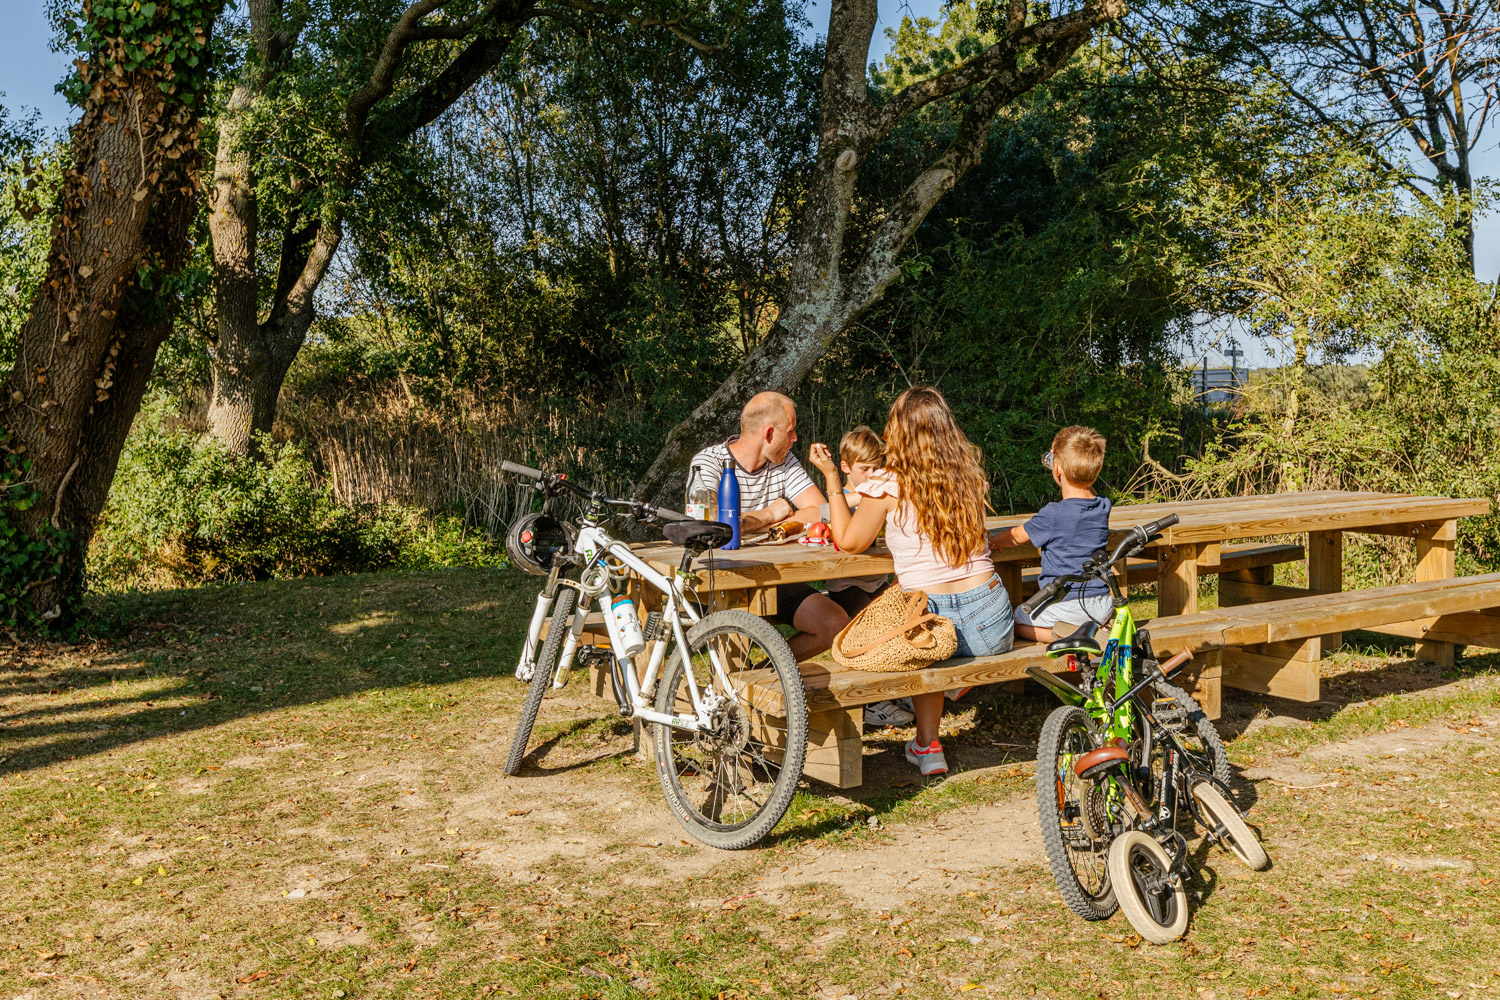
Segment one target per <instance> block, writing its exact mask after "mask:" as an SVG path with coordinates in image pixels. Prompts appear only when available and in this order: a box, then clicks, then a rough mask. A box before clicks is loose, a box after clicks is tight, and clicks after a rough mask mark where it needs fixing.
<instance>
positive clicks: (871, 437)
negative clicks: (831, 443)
mask: <svg viewBox="0 0 1500 1000" xmlns="http://www.w3.org/2000/svg"><path fill="white" fill-rule="evenodd" d="M839 461H840V462H844V463H846V464H848V466H849V467H850V468H853V467H854V464H855V463H856V462H864V463H866V464H868V465H879V464H880V463H881V462H883V461H885V441H883V440H881V437H880V435H879V434H876V433H875V432H874V431H873V430H871V429H870V428H868V427H866V426H865V425H864V424H860V425H859V426H858V427H856V428H854V430H852V431H850V432H849V433H848V434H845V435H844V436H843V437H842V438H840V439H839Z"/></svg>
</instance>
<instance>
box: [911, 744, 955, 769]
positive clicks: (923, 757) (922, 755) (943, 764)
mask: <svg viewBox="0 0 1500 1000" xmlns="http://www.w3.org/2000/svg"><path fill="white" fill-rule="evenodd" d="M906 759H907V760H909V761H911V762H912V763H913V764H915V765H917V767H918V768H920V769H921V771H922V777H924V778H925V777H927V776H928V775H931V774H947V773H948V758H946V757H944V756H943V745H942V744H941V743H939V742H938V741H937V740H933V741H932V745H931V746H927V747H919V746H917V741H916V740H907V741H906Z"/></svg>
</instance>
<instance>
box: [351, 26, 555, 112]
mask: <svg viewBox="0 0 1500 1000" xmlns="http://www.w3.org/2000/svg"><path fill="white" fill-rule="evenodd" d="M502 3H505V4H508V5H509V9H508V10H504V11H501V10H500V5H501V4H502ZM486 10H487V11H488V16H489V18H490V20H489V22H488V24H486V25H485V26H484V29H485V30H486V34H485V35H484V36H482V37H480V38H476V39H474V41H472V42H470V43H469V44H468V45H467V46H466V47H465V48H464V50H463V51H462V52H460V53H459V54H458V55H457V56H456V57H454V59H453V61H452V62H450V63H449V64H448V65H447V66H446V67H445V68H444V69H443V71H442V72H441V73H439V74H438V75H437V76H436V77H434V78H433V79H431V80H429V81H428V82H427V83H426V84H424V85H423V86H422V87H420V88H418V89H417V90H416V91H414V92H413V93H411V94H409V95H407V96H406V97H404V98H402V99H401V101H400V103H398V104H397V105H396V106H395V107H393V108H391V109H389V110H387V111H383V112H381V113H380V115H379V118H378V120H377V121H376V122H374V123H372V124H371V126H370V131H371V132H374V133H377V134H378V137H379V139H380V140H392V139H403V138H405V137H407V136H409V135H411V134H412V133H414V132H416V131H417V130H418V129H421V128H425V127H426V126H428V125H431V124H432V123H433V122H434V121H436V120H437V119H438V117H439V116H441V115H442V113H443V112H445V111H447V110H448V109H449V108H451V107H452V106H453V105H454V103H455V102H456V101H457V100H458V99H459V98H460V97H462V96H463V95H464V93H465V92H467V91H468V89H469V88H470V87H472V86H473V85H474V84H475V83H477V82H479V80H480V78H481V77H483V76H484V75H485V74H486V73H488V72H489V71H490V70H492V69H494V68H495V66H497V65H498V64H499V63H500V60H501V59H503V58H505V53H506V51H507V50H508V49H509V48H510V44H511V42H513V41H514V40H515V37H516V33H517V32H518V31H520V29H521V26H522V25H524V24H525V23H526V22H527V21H528V20H530V19H531V18H532V17H533V16H534V15H535V14H536V13H538V12H537V10H536V8H535V6H534V4H533V0H495V2H493V3H491V4H489V5H488V7H486Z"/></svg>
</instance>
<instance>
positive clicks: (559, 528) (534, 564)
mask: <svg viewBox="0 0 1500 1000" xmlns="http://www.w3.org/2000/svg"><path fill="white" fill-rule="evenodd" d="M575 535H576V533H575V532H574V531H573V530H572V525H567V524H564V523H563V522H561V521H559V520H558V519H557V518H555V517H552V516H551V515H549V514H525V515H523V516H521V517H518V518H516V522H515V523H514V524H512V525H511V526H510V534H509V535H507V536H506V538H505V551H506V552H508V553H509V554H510V561H511V562H513V563H515V564H516V565H517V566H519V567H521V568H522V569H524V570H525V571H526V572H528V573H530V574H532V575H533V576H546V575H547V574H548V573H550V572H552V560H553V559H554V558H556V557H557V556H558V555H561V554H565V553H567V552H570V551H572V548H573V539H574V537H575Z"/></svg>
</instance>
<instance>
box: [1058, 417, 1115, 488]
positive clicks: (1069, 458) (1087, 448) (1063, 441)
mask: <svg viewBox="0 0 1500 1000" xmlns="http://www.w3.org/2000/svg"><path fill="white" fill-rule="evenodd" d="M1052 464H1053V465H1055V466H1057V468H1058V469H1059V470H1060V471H1061V472H1062V476H1063V478H1064V479H1066V480H1067V481H1068V482H1070V483H1072V484H1073V485H1074V486H1092V485H1094V480H1096V479H1098V478H1099V472H1100V470H1102V469H1103V468H1104V435H1103V434H1100V433H1099V432H1098V431H1096V430H1094V429H1093V428H1092V427H1080V426H1078V425H1077V424H1075V425H1073V426H1072V427H1064V428H1063V429H1062V430H1060V431H1058V432H1057V436H1056V437H1054V438H1053V439H1052Z"/></svg>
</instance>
